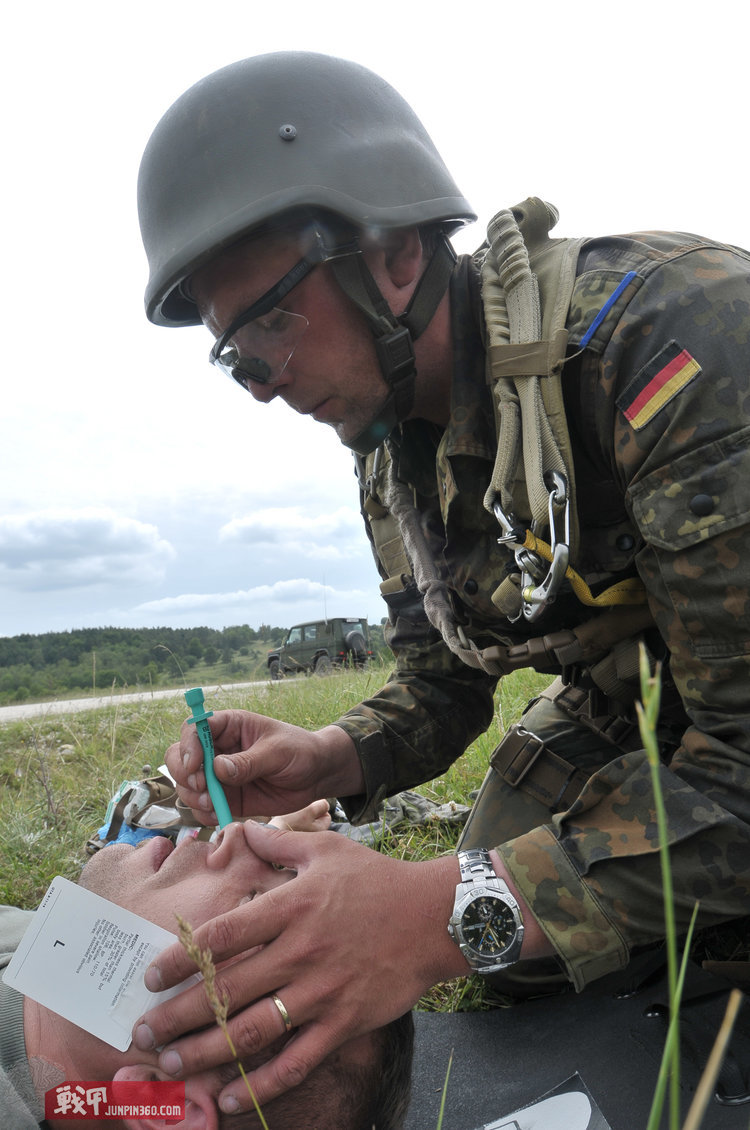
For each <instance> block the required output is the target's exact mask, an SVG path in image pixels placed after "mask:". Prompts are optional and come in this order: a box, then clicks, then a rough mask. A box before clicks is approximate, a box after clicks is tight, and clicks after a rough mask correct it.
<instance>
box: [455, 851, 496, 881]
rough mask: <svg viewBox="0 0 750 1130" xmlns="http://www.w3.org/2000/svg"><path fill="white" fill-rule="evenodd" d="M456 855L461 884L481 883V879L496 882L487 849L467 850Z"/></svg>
mask: <svg viewBox="0 0 750 1130" xmlns="http://www.w3.org/2000/svg"><path fill="white" fill-rule="evenodd" d="M456 854H457V857H458V866H459V867H460V868H461V882H462V883H475V882H481V881H482V880H483V879H493V880H494V881H495V882H497V881H498V876H497V874H496V873H495V868H494V867H493V866H492V860H491V859H490V853H489V851H488V850H487V848H469V849H468V850H467V851H459V852H457V853H456ZM503 885H505V884H503Z"/></svg>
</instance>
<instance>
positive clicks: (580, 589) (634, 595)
mask: <svg viewBox="0 0 750 1130" xmlns="http://www.w3.org/2000/svg"><path fill="white" fill-rule="evenodd" d="M523 548H524V549H528V550H530V551H531V552H532V553H536V554H538V555H539V556H540V557H543V558H544V560H545V561H549V562H551V561H552V550H551V549H550V547H549V546H548V545H547V542H546V541H542V539H541V538H538V537H536V536H535V534H532V532H531V530H527V531H526V540H525V541H524V543H523ZM565 576H566V578H567V580H569V581H570V584H571V587H572V589H573V592H574V593H575V594H576V596H577V597H578V599H579V600H580V602H581V604H586V605H588V606H589V607H590V608H609V607H611V606H612V605H614V604H645V603H646V589H645V587H644V585H643V581H641V579H640V578H639V577H627V578H626V579H625V580H624V581H618V582H617V584H616V585H611V586H610V588H608V589H605V590H604V592H601V593H599V596H594V594H593V593H592V591H591V589H590V588H589V586H588V585H587V584H586V582H585V581H584V579H583V577H582V576H581V575H580V573H576V571H575V569H573V568H572V567H571V566H570V565H569V566H568V568H567V569H566V570H565Z"/></svg>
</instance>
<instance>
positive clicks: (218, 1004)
mask: <svg viewBox="0 0 750 1130" xmlns="http://www.w3.org/2000/svg"><path fill="white" fill-rule="evenodd" d="M175 917H176V918H177V925H178V927H179V939H180V944H181V945H182V948H183V949H184V950H185V953H186V954H187V955H188V957H189V958H190V960H191V961H194V962H195V964H196V965H197V966H198V969H199V970H200V971H201V973H202V974H203V987H204V988H205V990H206V996H207V997H208V1003H209V1004H210V1005H211V1011H212V1012H213V1014H214V1016H215V1017H216V1023H217V1024H218V1026H219V1028H221V1031H222V1032H223V1033H224V1039H225V1040H226V1042H227V1045H228V1047H229V1050H230V1052H231V1053H232V1058H233V1059H234V1062H235V1063H236V1064H237V1067H238V1068H239V1072H240V1075H241V1076H242V1079H243V1082H244V1084H245V1086H246V1087H247V1093H248V1094H249V1095H250V1098H251V1099H252V1101H253V1106H254V1107H255V1111H256V1114H257V1115H258V1118H259V1119H260V1124H261V1126H262V1127H263V1130H268V1123H267V1122H266V1120H265V1118H264V1117H263V1111H262V1110H261V1109H260V1107H259V1106H258V1100H257V1099H256V1097H255V1092H254V1091H253V1089H252V1087H251V1086H250V1080H249V1079H248V1077H247V1075H246V1074H245V1068H244V1067H243V1066H242V1064H241V1062H240V1057H239V1056H238V1055H237V1049H236V1048H235V1046H234V1040H233V1039H232V1037H231V1035H230V1033H229V1028H228V1026H227V1002H226V1000H225V999H224V998H223V997H220V996H219V991H218V989H217V988H216V966H215V965H214V961H213V955H212V953H211V951H210V950H208V949H205V950H202V949H201V948H200V946H199V945H198V944H197V942H196V941H195V939H194V937H193V929H192V926H191V925H190V923H189V922H186V921H185V919H184V918H181V917H180V915H179V914H177V915H175Z"/></svg>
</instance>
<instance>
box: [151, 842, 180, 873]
mask: <svg viewBox="0 0 750 1130" xmlns="http://www.w3.org/2000/svg"><path fill="white" fill-rule="evenodd" d="M151 844H152V845H153V846H152V848H151V862H152V863H153V865H154V871H158V870H159V868H160V867H161V865H162V864H163V863H164V861H165V860H166V859H168V858H169V856H170V855H171V854H172V852H173V851H174V850H175V847H174V844H173V843H172V841H171V840H169V839H167V837H166V836H154V837H153V839H152V840H151Z"/></svg>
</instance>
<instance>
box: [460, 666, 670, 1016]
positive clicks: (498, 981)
mask: <svg viewBox="0 0 750 1130" xmlns="http://www.w3.org/2000/svg"><path fill="white" fill-rule="evenodd" d="M611 705H612V704H611V703H610V702H609V700H606V699H603V698H602V696H599V695H597V694H596V693H595V692H594V693H591V694H590V693H588V692H586V691H583V690H580V689H579V688H577V687H573V686H566V685H565V684H563V682H562V680H560V679H556V680H555V681H554V682H553V683H552V685H551V686H550V687H548V688H547V690H546V691H544V692H543V693H542V694H541V695H540V696H539V697H538V698H536V699H534V700H533V701H532V702H531V703H530V704H529V706H528V707H527V708H526V711H525V713H524V715H523V717H522V719H521V722H520V723H519V725H517V726H513V727H511V728H510V729H509V730H508V732H507V734H506V735H505V737H504V738H503V740H502V741H501V742H500V744H499V745H498V746H497V747H496V749H495V750H494V752H493V754H492V756H491V758H490V766H489V769H488V771H487V775H486V776H485V779H484V781H483V783H482V787H481V789H480V791H479V794H478V796H477V799H476V801H475V802H474V806H473V808H472V810H471V812H470V814H469V816H468V819H467V822H466V825H465V827H464V830H463V832H462V834H461V838H460V840H459V843H458V850H461V849H465V848H474V847H489V846H492V845H494V844H498V843H503V842H505V841H507V840H511V839H515V838H516V837H517V836H520V835H523V834H524V833H525V832H528V831H531V829H532V828H536V827H538V826H539V825H541V824H548V823H549V822H550V818H551V816H552V815H553V814H554V813H557V812H563V811H565V810H566V809H567V808H569V807H570V805H571V804H572V803H573V801H574V800H575V798H576V796H577V795H578V794H579V793H580V791H581V789H582V788H583V785H584V784H585V782H586V780H587V779H588V778H589V777H590V776H591V774H592V773H594V772H596V771H597V770H598V769H600V768H601V767H602V766H604V765H606V764H607V763H608V762H610V761H612V759H613V758H615V757H618V756H619V755H620V754H621V753H627V752H629V751H631V750H634V749H638V748H639V747H640V745H641V739H640V735H639V731H638V725H637V722H636V718H635V711H634V709H632V708H628V707H621V708H620V710H612V709H609V710H608V709H607V706H611ZM654 897H655V898H657V899H659V900H660V899H661V884H660V883H658V885H657V889H655V891H654ZM488 981H489V982H490V983H491V984H492V985H493V987H495V988H496V989H498V990H499V991H502V992H504V993H507V994H508V995H510V996H514V997H519V998H521V997H528V996H534V995H537V994H542V993H550V992H560V991H562V990H563V989H566V988H568V987H569V984H570V983H569V981H568V979H567V977H566V976H565V974H564V972H563V970H562V966H561V964H560V963H559V962H558V961H557V960H556V959H555V958H544V959H540V960H537V961H519V962H518V963H517V964H516V965H514V966H513V967H512V968H511V969H508V970H505V971H503V972H502V973H498V974H495V975H493V976H490V977H488Z"/></svg>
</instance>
